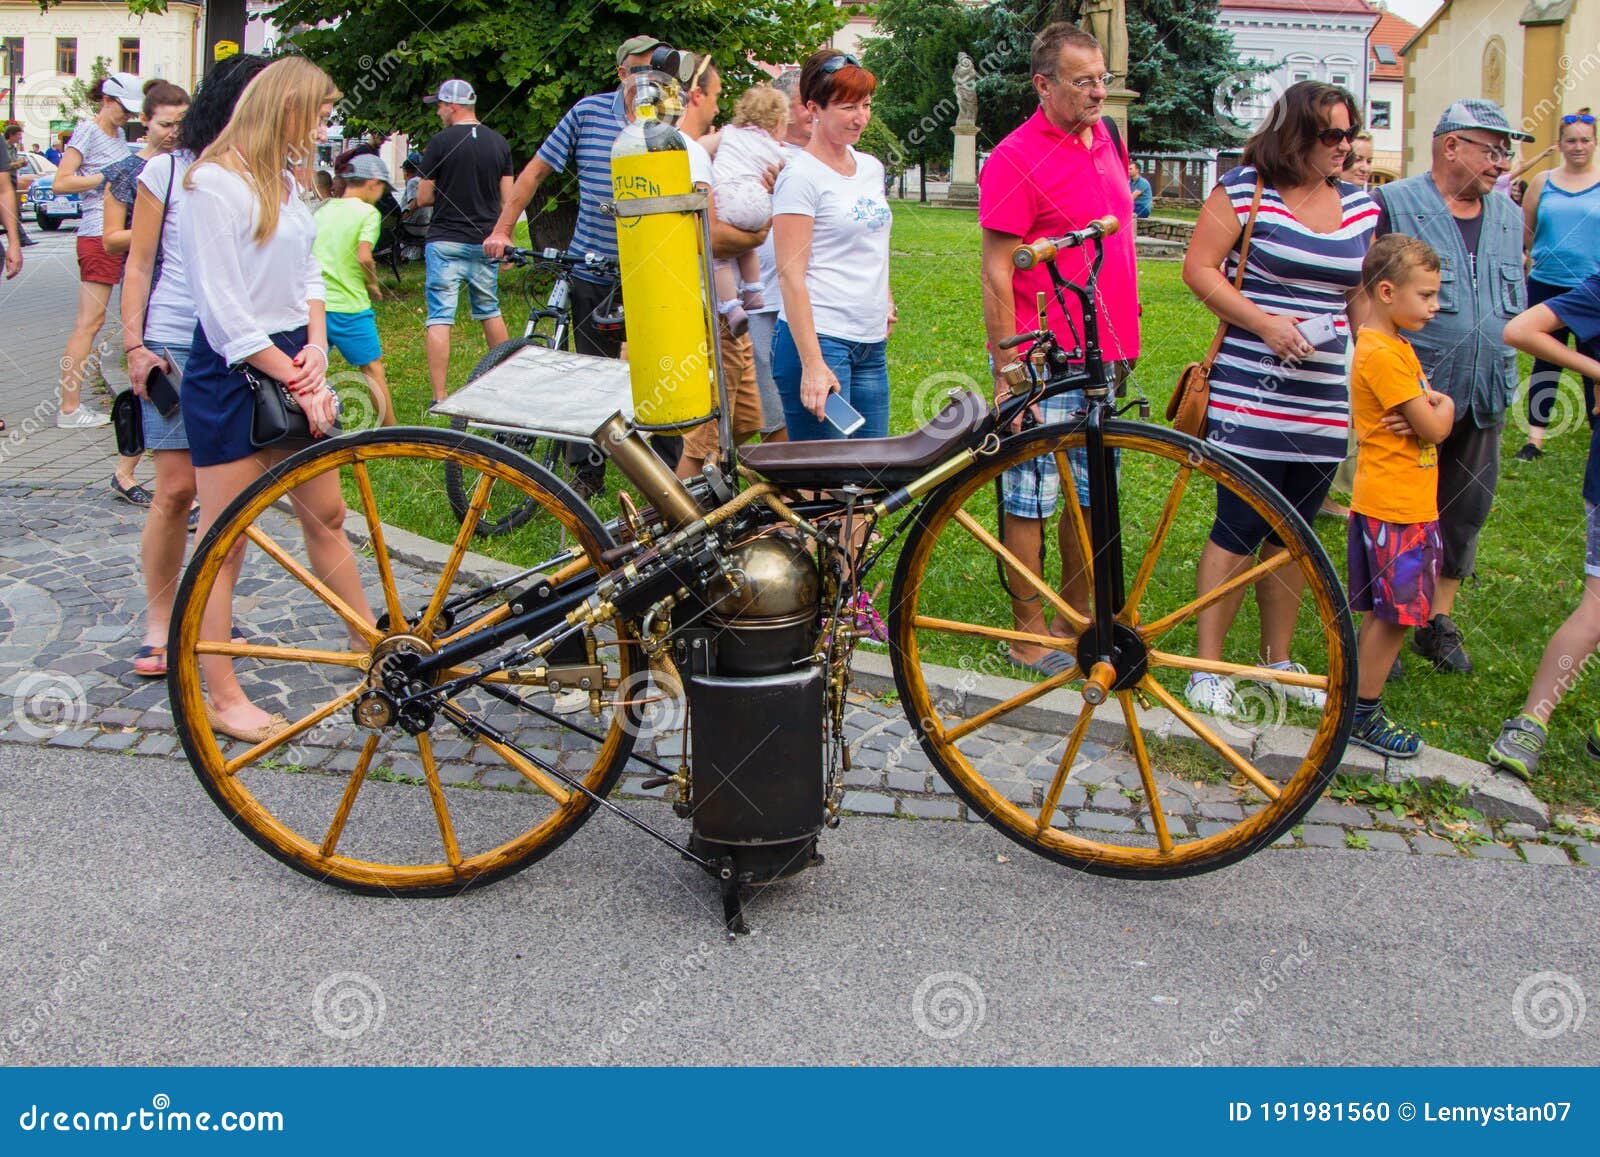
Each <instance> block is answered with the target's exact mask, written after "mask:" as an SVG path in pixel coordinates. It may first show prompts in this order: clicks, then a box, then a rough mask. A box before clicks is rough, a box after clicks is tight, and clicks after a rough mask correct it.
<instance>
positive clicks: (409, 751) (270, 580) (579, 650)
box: [168, 429, 642, 895]
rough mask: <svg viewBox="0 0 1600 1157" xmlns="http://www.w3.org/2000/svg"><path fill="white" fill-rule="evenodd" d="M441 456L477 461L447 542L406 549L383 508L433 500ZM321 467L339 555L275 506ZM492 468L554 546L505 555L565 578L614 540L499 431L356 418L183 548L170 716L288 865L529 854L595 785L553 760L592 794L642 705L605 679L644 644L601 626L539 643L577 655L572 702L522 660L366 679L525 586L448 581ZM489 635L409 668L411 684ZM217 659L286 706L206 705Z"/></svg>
mask: <svg viewBox="0 0 1600 1157" xmlns="http://www.w3.org/2000/svg"><path fill="white" fill-rule="evenodd" d="M444 462H452V463H455V464H457V465H459V466H460V467H461V469H463V470H470V471H471V472H472V474H473V476H474V477H475V478H476V479H477V481H476V483H475V484H474V486H473V491H472V495H471V500H470V501H469V503H468V507H467V510H466V517H465V518H464V519H463V521H462V523H461V525H460V528H459V530H458V531H457V532H456V535H455V539H454V541H453V542H451V543H450V544H449V545H448V546H446V547H444V548H443V550H444V554H445V558H444V561H443V563H442V564H440V563H437V562H430V563H428V564H427V565H425V566H421V567H418V566H414V565H412V566H407V565H404V564H403V563H402V562H401V561H400V560H399V559H397V558H396V556H395V555H394V553H393V552H392V551H391V548H390V545H389V542H388V540H387V538H386V533H385V532H386V531H390V530H391V529H392V524H391V523H388V522H386V520H385V518H384V511H385V509H388V508H394V507H399V506H402V505H407V506H410V507H411V508H413V509H416V507H417V504H418V503H419V502H424V503H431V505H432V506H433V507H437V505H438V503H437V499H436V497H434V496H436V495H437V492H438V491H437V485H438V484H437V479H438V468H439V466H440V464H441V463H444ZM329 475H332V476H333V478H334V480H336V482H337V484H338V485H339V487H340V489H341V492H342V496H343V499H344V503H343V505H344V506H346V507H348V509H349V510H350V511H351V513H350V515H349V517H348V518H347V519H346V529H347V530H348V531H349V533H350V536H351V538H352V539H354V540H355V542H356V544H357V545H356V549H355V552H354V555H353V559H354V562H355V564H356V565H355V570H356V574H355V575H354V576H351V575H350V574H349V573H348V568H349V562H348V561H346V562H344V563H343V564H342V565H330V564H328V561H327V559H328V555H327V554H326V552H325V551H321V550H311V549H309V548H307V547H303V546H302V545H301V542H300V541H299V540H300V539H301V537H302V527H301V525H300V524H299V523H298V522H297V520H296V518H295V516H294V514H293V513H291V510H292V509H293V503H294V502H295V501H297V500H298V501H306V500H308V498H309V495H310V494H311V493H313V492H314V491H315V490H316V488H317V487H318V486H320V487H322V490H321V493H322V494H324V495H325V494H326V493H327V490H326V487H327V485H328V476H329ZM297 488H308V489H299V490H298V494H297ZM499 489H506V490H509V491H512V492H513V493H514V495H515V496H516V497H517V498H518V499H519V500H521V501H525V502H527V503H529V504H531V505H533V506H535V507H537V510H538V517H539V521H540V523H541V524H543V525H546V527H547V533H546V537H547V538H548V540H549V542H550V543H552V544H559V545H557V546H556V549H555V553H553V554H541V553H532V554H531V555H530V556H528V557H525V558H524V559H522V560H520V561H522V563H523V565H526V566H536V567H538V577H542V578H543V579H545V580H546V581H548V582H549V583H550V584H551V585H552V587H553V588H554V591H555V593H556V594H557V595H558V596H559V595H560V594H561V593H562V592H563V586H564V584H571V585H572V586H573V587H578V588H581V587H582V586H584V585H588V584H590V583H592V582H593V580H594V577H595V575H596V574H600V573H604V572H605V570H606V569H607V568H606V566H605V564H604V562H603V561H602V560H601V552H602V551H604V550H606V549H608V548H610V547H611V546H613V545H614V543H613V542H612V540H611V538H610V537H609V535H608V534H607V533H606V531H605V529H604V527H603V526H602V525H601V523H600V521H599V520H598V519H597V518H596V517H595V515H594V513H593V512H592V511H591V510H590V509H589V508H588V507H587V506H585V505H584V504H583V502H582V501H581V500H580V499H578V498H577V497H576V496H575V495H574V494H572V492H571V491H570V490H568V489H567V488H566V487H565V486H564V485H563V484H562V483H561V482H559V481H558V480H557V479H555V478H553V477H551V476H550V475H548V474H546V473H545V472H544V471H542V470H540V469H539V468H538V467H537V466H534V465H533V464H531V463H529V462H528V461H527V460H526V459H524V458H522V457H520V456H519V455H517V454H515V453H513V452H512V451H510V450H508V449H506V448H505V447H503V446H500V445H498V444H496V443H494V442H490V441H487V440H484V439H481V438H473V437H466V436H463V435H460V434H456V433H453V432H451V431H448V430H437V429H401V430H395V429H389V430H372V431H368V432H366V433H362V434H355V435H350V436H347V437H342V438H337V439H334V440H332V441H329V442H326V443H323V444H321V445H318V446H315V447H312V448H310V449H307V450H304V451H302V452H300V453H298V454H296V455H294V456H293V457H291V458H288V459H287V460H285V461H284V462H283V463H281V464H280V465H279V466H278V467H276V468H275V469H274V470H272V471H270V472H269V473H268V474H266V475H264V476H263V477H262V478H260V479H258V480H257V481H256V482H255V483H254V484H252V485H251V486H250V487H249V488H248V489H246V490H245V491H244V493H242V494H241V495H240V496H239V497H238V498H237V499H236V500H235V501H234V502H233V503H232V504H231V505H229V506H228V508H227V509H226V510H225V511H224V512H223V514H222V516H221V517H220V518H219V519H218V521H217V523H216V525H215V526H214V527H212V528H211V529H210V530H209V531H208V533H207V534H206V536H205V540H204V541H203V542H201V543H200V545H199V547H198V548H197V550H196V551H195V555H194V558H193V560H192V561H191V563H190V565H189V567H188V569H187V570H186V572H185V573H184V576H183V581H182V583H181V585H180V587H179V590H178V595H177V600H176V604H175V606H174V608H173V624H172V632H171V635H170V638H169V642H168V688H169V692H170V695H171V700H172V712H173V722H174V725H175V726H176V728H177V731H178V734H179V736H180V738H181V739H182V742H183V747H184V751H185V752H186V753H187V755H188V757H189V760H190V763H191V764H192V765H193V767H194V769H195V773H196V774H197V775H198V776H199V778H200V782H201V783H202V784H203V785H204V786H205V788H206V791H207V792H209V793H210V795H211V798H212V799H213V800H214V801H215V802H216V804H217V806H218V807H220V808H221V809H222V811H223V813H224V814H225V815H226V816H227V817H228V819H229V820H231V821H232V823H233V824H234V826H235V827H237V828H239V830H240V831H242V832H244V833H245V835H247V836H249V837H250V838H251V839H252V840H254V841H255V842H256V843H257V844H259V845H260V846H261V847H262V848H264V849H266V851H268V852H269V853H271V854H272V855H273V856H275V857H277V858H278V859H279V860H282V861H283V862H284V863H286V864H288V865H289V866H290V867H292V868H295V869H296V870H297V871H300V872H304V873H305V874H307V875H309V876H313V877H315V878H317V879H320V880H326V881H328V882H329V883H333V884H336V885H339V886H342V887H345V888H350V889H352V890H355V891H362V892H373V893H384V894H399V895H445V894H452V893H455V892H459V891H461V890H463V889H466V888H470V887H475V886H477V885H481V884H486V883H489V882H491V881H493V880H496V879H500V878H502V877H504V876H507V875H509V874H511V873H512V872H515V871H518V870H519V869H521V868H524V867H527V866H528V865H529V864H531V863H533V862H534V861H536V860H538V859H540V858H541V857H543V856H544V855H546V854H548V853H549V852H551V851H552V850H554V849H555V848H556V847H558V846H559V845H560V844H561V842H562V841H563V840H565V839H566V838H567V837H568V836H570V835H571V834H572V833H573V832H574V831H576V830H577V829H578V827H579V826H581V825H582V824H583V823H584V821H585V820H587V819H588V818H589V816H590V814H591V813H592V812H593V810H594V805H593V804H592V803H591V802H590V801H589V800H588V798H587V797H585V796H584V795H583V794H581V793H580V792H578V791H576V790H574V789H573V788H572V787H570V786H569V785H568V784H566V783H564V782H563V781H562V780H561V778H560V776H559V775H558V774H556V772H557V770H558V769H559V771H561V772H564V773H565V774H566V775H567V776H570V777H571V778H572V779H574V780H577V781H578V782H581V783H582V784H584V786H586V787H587V788H589V789H590V790H592V791H594V792H596V793H597V794H599V795H601V796H604V795H605V794H606V793H607V792H608V791H609V790H610V789H611V787H612V786H613V785H614V784H615V782H616V779H617V777H618V775H619V774H620V772H621V770H622V767H623V765H624V764H625V763H626V761H627V759H628V756H629V754H630V752H631V751H632V747H633V742H634V738H635V735H636V733H637V730H638V727H639V721H640V716H639V713H638V710H637V708H636V707H635V706H634V705H633V704H632V702H631V701H630V700H629V698H628V696H627V693H626V692H625V691H623V690H621V688H627V687H630V686H633V685H636V684H637V683H638V682H639V679H640V678H642V675H639V676H638V677H637V678H635V677H634V676H635V675H636V673H637V672H639V670H640V668H641V666H642V656H641V655H640V653H639V649H638V647H637V646H636V645H634V644H633V643H632V641H631V639H629V638H628V637H627V636H626V634H625V632H624V634H623V635H622V636H621V637H619V635H618V633H617V632H616V631H615V630H611V629H610V628H609V627H606V626H602V627H601V628H599V629H598V630H595V631H591V632H588V633H587V634H586V635H585V636H583V637H580V638H578V639H576V640H574V641H573V643H571V644H564V645H563V648H562V649H558V651H557V652H556V653H555V654H554V655H552V656H551V657H550V658H549V659H548V660H543V661H544V662H547V663H548V664H549V666H550V668H551V669H552V670H553V669H555V668H557V667H563V668H564V669H565V671H567V672H570V673H571V674H570V676H569V678H571V679H576V678H577V677H578V672H579V671H580V669H584V668H586V669H587V671H588V672H589V673H590V675H591V686H594V687H595V688H596V693H595V694H594V695H593V696H591V697H589V698H588V699H587V701H586V702H584V703H581V704H577V705H576V706H575V705H574V704H572V703H571V702H570V701H569V702H562V697H561V692H560V689H559V688H557V687H552V686H551V683H550V680H549V679H548V678H545V677H540V676H536V675H535V674H534V673H533V672H532V671H529V670H525V671H523V672H522V673H520V674H519V673H518V672H515V671H512V672H500V673H497V674H493V675H490V676H489V677H488V679H487V685H486V686H468V687H463V688H461V689H460V690H458V691H456V692H455V693H454V694H453V696H452V697H451V698H450V699H448V700H444V701H442V702H440V701H438V700H437V699H435V700H432V703H433V708H432V710H428V711H425V712H423V714H422V715H421V716H418V715H416V714H413V715H411V716H410V717H409V718H407V717H406V716H405V715H404V713H403V712H401V713H397V712H395V711H394V709H393V706H392V703H391V702H390V701H389V700H385V699H384V697H383V696H382V695H381V694H378V692H380V691H382V690H384V689H385V688H387V687H389V684H388V683H387V682H386V673H388V672H392V671H393V670H394V664H403V663H406V662H409V661H410V660H411V659H413V658H415V657H417V656H427V655H430V654H432V653H434V651H436V650H437V649H438V648H440V647H442V646H444V645H447V644H450V643H454V642H457V641H460V640H462V639H465V638H468V637H470V636H471V635H472V634H473V633H475V632H477V631H481V630H485V629H488V628H490V627H492V626H494V625H496V624H498V623H501V622H503V621H504V620H506V619H508V618H510V617H511V613H512V612H511V608H510V605H509V602H508V601H507V599H509V597H511V596H512V595H513V594H515V593H517V591H518V590H520V589H521V587H519V588H517V589H516V590H508V591H506V592H504V593H502V594H500V595H496V596H494V597H493V598H492V599H489V600H486V601H483V602H480V603H478V604H477V605H474V606H467V605H464V604H463V603H462V602H461V600H462V598H463V596H464V595H467V594H470V593H471V592H473V591H474V590H476V589H478V586H477V585H476V584H477V583H478V581H479V580H477V579H476V578H474V579H473V580H471V581H468V579H467V578H465V577H464V576H463V574H462V570H463V566H464V564H465V562H466V560H467V548H468V546H469V545H470V544H472V543H473V536H474V532H475V530H476V523H477V521H478V519H479V518H481V517H482V516H483V513H484V511H485V510H486V509H488V508H489V505H490V502H491V500H492V498H493V492H494V491H496V490H499ZM435 513H436V515H442V514H443V512H442V511H435ZM390 537H393V536H392V535H391V536H390ZM517 542H518V544H519V546H520V547H521V548H522V549H524V550H529V551H531V550H533V549H534V548H535V547H536V546H537V545H538V544H537V543H536V542H534V536H533V535H532V534H531V529H530V530H525V531H523V532H519V536H518V539H517ZM318 545H319V547H325V545H326V540H325V539H318ZM234 550H238V551H240V552H242V555H243V559H242V564H241V565H242V573H241V574H240V577H239V580H238V582H237V584H236V585H235V587H234V595H233V623H234V628H233V630H232V632H226V631H208V630H206V629H205V628H204V627H203V624H202V618H203V615H204V611H205V608H206V606H207V603H208V600H210V599H211V597H212V594H213V591H214V590H216V589H217V586H218V583H219V579H221V580H222V581H224V582H225V577H224V576H225V573H226V572H225V571H224V569H223V564H224V561H225V559H226V558H227V556H228V554H229V552H230V551H234ZM314 557H320V558H322V560H323V565H322V567H320V568H319V566H318V565H316V564H315V563H314V562H313V558H314ZM323 571H329V572H331V573H323ZM535 581H536V579H530V580H529V581H528V583H526V584H523V586H532V585H533V583H534V582H535ZM219 597H220V595H219ZM223 621H224V622H225V621H226V620H225V619H224V620H223ZM222 634H229V635H231V637H230V638H222V637H219V636H220V635H222ZM241 635H242V636H243V639H242V641H240V636H241ZM521 639H522V636H518V637H517V638H515V639H513V640H511V641H510V642H508V643H506V644H504V646H507V647H509V646H514V645H515V644H516V643H517V642H519V641H521ZM358 640H359V641H358ZM498 653H499V652H497V651H490V652H488V653H487V654H485V655H483V656H481V657H479V658H477V659H475V660H472V661H471V662H467V663H463V664H462V665H459V666H455V667H451V668H448V669H447V670H445V671H444V672H443V673H442V674H441V675H438V676H435V677H431V678H428V679H422V680H420V684H421V687H422V691H423V693H424V695H425V693H426V691H427V690H428V689H429V688H431V687H437V686H439V685H440V684H441V682H443V681H445V680H449V679H456V678H460V677H461V676H464V675H467V674H470V673H471V672H472V671H473V670H475V669H477V670H481V669H482V668H483V667H484V666H486V665H487V664H489V663H490V662H491V661H492V660H493V658H494V657H495V656H496V655H497V654H498ZM230 663H231V665H232V671H233V673H234V675H235V676H236V678H237V680H238V682H239V685H240V687H241V688H242V689H243V690H244V692H245V693H246V694H247V695H248V696H249V698H250V700H251V701H252V702H253V703H255V704H256V705H257V706H259V707H261V708H263V709H264V710H267V711H271V712H277V713H280V714H282V715H283V716H284V717H285V718H287V719H288V720H289V726H288V728H287V729H286V730H283V731H281V733H279V734H276V735H273V736H272V737H271V738H268V739H265V740H264V741H261V742H246V741H242V740H239V739H232V738H229V737H228V736H226V735H224V734H222V733H221V732H220V731H219V730H218V728H217V727H216V726H214V721H212V720H210V719H208V710H207V700H206V692H207V683H208V681H209V680H211V679H216V678H219V676H218V674H217V672H218V670H219V665H220V669H221V670H222V672H223V673H224V675H225V674H226V671H227V670H228V664H230ZM595 668H599V669H600V670H601V672H602V674H601V675H600V681H599V683H598V684H595V683H593V681H592V674H593V672H594V670H595ZM558 681H559V680H558ZM570 685H571V684H570V683H569V686H570ZM507 697H510V698H511V699H512V700H513V702H508V701H507ZM573 697H574V696H573V695H572V693H571V691H568V692H567V693H566V696H565V698H566V699H567V700H570V699H571V698H573ZM576 697H577V698H580V699H581V698H583V696H582V695H581V694H580V695H578V696H576ZM394 698H395V697H394V696H393V695H392V694H391V696H390V700H393V699H394ZM424 701H425V700H419V702H424ZM524 705H526V707H525V706H524ZM595 707H598V712H599V713H598V715H597V714H595V711H594V708H595ZM529 708H531V709H532V710H530V709H529ZM567 711H573V712H575V713H573V714H564V713H563V712H567ZM456 712H459V713H461V715H463V716H465V717H468V718H470V719H474V720H479V721H483V722H487V723H488V724H490V725H491V726H493V727H494V728H495V729H496V730H497V732H498V733H500V734H501V735H503V737H504V738H505V739H506V740H507V741H508V742H507V743H501V742H496V741H493V740H491V739H489V738H481V737H480V738H478V739H476V741H474V740H473V739H471V738H468V737H466V736H465V735H464V734H463V733H462V732H461V731H460V730H458V729H457V728H456V727H455V726H454V725H453V723H452V714H453V713H456Z"/></svg>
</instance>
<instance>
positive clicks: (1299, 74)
mask: <svg viewBox="0 0 1600 1157" xmlns="http://www.w3.org/2000/svg"><path fill="white" fill-rule="evenodd" d="M1289 76H1290V78H1291V79H1292V80H1293V81H1294V83H1296V84H1299V83H1300V82H1301V81H1302V80H1310V79H1311V74H1310V73H1309V72H1306V71H1305V70H1304V69H1300V68H1297V69H1295V70H1294V71H1293V72H1291V73H1290V74H1289Z"/></svg>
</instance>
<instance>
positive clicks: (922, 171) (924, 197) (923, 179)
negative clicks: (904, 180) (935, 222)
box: [917, 162, 928, 205]
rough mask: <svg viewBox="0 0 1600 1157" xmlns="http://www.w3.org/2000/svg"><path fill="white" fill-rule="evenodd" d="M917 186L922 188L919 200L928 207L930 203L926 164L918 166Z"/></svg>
mask: <svg viewBox="0 0 1600 1157" xmlns="http://www.w3.org/2000/svg"><path fill="white" fill-rule="evenodd" d="M917 184H918V185H920V186H921V187H922V188H921V190H920V192H918V194H917V200H919V201H921V202H922V203H923V204H924V205H926V204H927V203H928V165H927V163H926V162H924V163H922V164H920V165H918V166H917Z"/></svg>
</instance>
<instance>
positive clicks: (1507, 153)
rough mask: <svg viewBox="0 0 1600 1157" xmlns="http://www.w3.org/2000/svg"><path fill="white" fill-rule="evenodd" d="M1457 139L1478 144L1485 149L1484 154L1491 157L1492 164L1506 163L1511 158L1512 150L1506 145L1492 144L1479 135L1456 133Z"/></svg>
mask: <svg viewBox="0 0 1600 1157" xmlns="http://www.w3.org/2000/svg"><path fill="white" fill-rule="evenodd" d="M1456 140H1458V141H1466V142H1467V144H1469V145H1477V146H1478V147H1479V148H1480V149H1482V150H1483V154H1484V156H1485V157H1487V158H1488V159H1489V163H1490V164H1493V165H1504V164H1507V163H1509V162H1510V160H1511V157H1512V152H1511V150H1510V149H1508V148H1505V147H1504V146H1501V145H1491V144H1490V143H1489V142H1488V141H1480V140H1479V139H1478V138H1477V137H1464V136H1462V135H1461V134H1460V133H1457V134H1456Z"/></svg>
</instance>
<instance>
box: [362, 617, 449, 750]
mask: <svg viewBox="0 0 1600 1157" xmlns="http://www.w3.org/2000/svg"><path fill="white" fill-rule="evenodd" d="M433 653H434V648H433V645H432V644H431V643H429V642H428V641H427V640H426V639H422V638H419V637H418V636H416V635H390V636H389V637H388V638H387V639H383V640H381V641H380V642H379V643H378V645H377V646H375V647H373V648H372V675H371V676H370V678H371V679H372V681H373V682H374V683H375V684H376V686H375V687H374V688H373V690H371V691H369V692H367V694H366V695H363V696H362V697H361V699H360V700H359V701H358V702H357V704H356V722H357V723H358V724H360V725H361V726H363V727H370V728H374V729H377V728H382V727H391V726H393V725H395V724H396V723H398V724H399V725H400V727H401V728H402V729H404V730H405V731H407V732H409V733H410V734H412V735H419V734H421V733H422V732H424V731H427V730H428V729H429V728H430V727H432V726H433V717H434V712H435V705H434V704H433V703H432V702H431V701H429V700H426V699H424V700H418V699H417V698H416V697H417V696H419V695H425V694H427V692H428V691H429V690H430V689H431V688H433V687H435V686H437V685H438V683H439V682H440V681H441V680H442V678H443V676H442V674H436V675H434V676H432V677H419V676H418V674H417V665H418V664H419V663H420V662H421V661H422V660H423V659H426V658H427V657H428V656H430V655H432V654H433ZM401 700H410V702H408V703H405V704H404V705H402V704H401V702H399V701H401ZM364 711H365V712H366V715H365V716H364V715H363V712H364ZM369 718H370V719H372V720H377V722H368V721H367V720H368V719H369Z"/></svg>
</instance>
